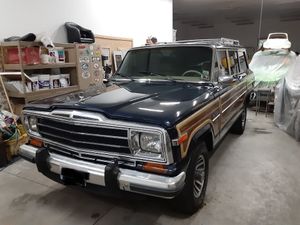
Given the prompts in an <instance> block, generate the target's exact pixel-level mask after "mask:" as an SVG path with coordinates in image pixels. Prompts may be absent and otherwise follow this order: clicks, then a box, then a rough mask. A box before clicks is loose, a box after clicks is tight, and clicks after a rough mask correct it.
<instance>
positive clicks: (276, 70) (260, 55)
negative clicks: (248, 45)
mask: <svg viewBox="0 0 300 225" xmlns="http://www.w3.org/2000/svg"><path fill="white" fill-rule="evenodd" d="M295 60H296V54H295V53H294V52H292V51H289V50H285V49H268V50H261V51H258V52H256V53H255V54H254V56H253V58H252V61H251V63H250V64H249V67H250V69H251V70H252V71H253V73H254V75H255V84H256V87H258V88H274V87H275V86H276V85H277V84H278V82H279V81H280V80H281V79H282V78H283V77H284V76H286V75H287V73H288V71H289V69H290V68H291V66H292V65H293V64H294V63H295Z"/></svg>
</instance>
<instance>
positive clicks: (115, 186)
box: [104, 160, 120, 191]
mask: <svg viewBox="0 0 300 225" xmlns="http://www.w3.org/2000/svg"><path fill="white" fill-rule="evenodd" d="M119 173H120V169H119V167H118V161H117V160H116V161H115V162H114V163H110V164H108V165H107V166H105V174H104V180H105V187H106V188H107V189H109V190H110V191H116V190H119V181H118V175H119Z"/></svg>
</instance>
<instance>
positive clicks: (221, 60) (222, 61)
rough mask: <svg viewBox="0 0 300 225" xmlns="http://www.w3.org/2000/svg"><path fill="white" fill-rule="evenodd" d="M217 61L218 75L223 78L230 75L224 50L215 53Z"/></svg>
mask: <svg viewBox="0 0 300 225" xmlns="http://www.w3.org/2000/svg"><path fill="white" fill-rule="evenodd" d="M217 59H218V65H219V71H220V74H221V75H223V76H228V75H230V73H229V67H228V60H227V55H226V51H225V50H220V51H217Z"/></svg>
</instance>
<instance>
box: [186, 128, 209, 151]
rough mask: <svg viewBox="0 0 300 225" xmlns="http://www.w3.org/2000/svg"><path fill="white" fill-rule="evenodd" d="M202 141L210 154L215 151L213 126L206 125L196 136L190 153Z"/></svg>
mask: <svg viewBox="0 0 300 225" xmlns="http://www.w3.org/2000/svg"><path fill="white" fill-rule="evenodd" d="M201 141H204V142H205V144H206V146H207V149H208V151H209V152H210V151H212V150H213V143H214V132H213V128H212V126H211V124H206V125H205V126H204V127H202V128H201V129H199V130H198V131H197V132H196V133H195V134H194V136H193V137H192V141H191V145H190V149H189V152H191V151H190V150H193V149H194V148H195V147H196V146H197V145H198V144H199V142H201Z"/></svg>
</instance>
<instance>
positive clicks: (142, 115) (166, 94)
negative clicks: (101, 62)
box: [25, 81, 214, 128]
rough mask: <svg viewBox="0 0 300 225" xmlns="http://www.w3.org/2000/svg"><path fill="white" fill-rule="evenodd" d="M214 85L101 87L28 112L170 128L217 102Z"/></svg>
mask: <svg viewBox="0 0 300 225" xmlns="http://www.w3.org/2000/svg"><path fill="white" fill-rule="evenodd" d="M212 89H213V87H212V85H211V84H207V83H206V84H199V83H197V84H192V83H182V82H171V81H160V82H153V81H151V82H148V81H147V82H138V81H132V82H129V83H125V84H119V85H116V84H113V85H110V86H108V87H105V86H104V85H102V86H97V87H93V88H90V89H88V90H87V91H85V92H77V93H72V94H68V95H64V96H59V97H54V98H49V99H45V100H41V101H36V102H34V103H31V104H28V105H26V106H25V109H33V110H43V111H51V110H54V109H76V110H87V111H93V112H99V113H102V114H103V115H105V116H106V117H108V118H110V119H117V120H124V121H133V122H139V123H150V124H155V125H159V126H162V127H164V128H169V127H171V126H173V125H175V124H176V123H177V122H178V121H179V120H181V119H182V118H185V117H186V116H187V115H188V114H191V113H193V112H194V111H196V110H198V109H199V108H201V107H202V106H203V105H204V104H205V103H206V102H208V101H210V100H212V99H213V98H214V96H213V93H212Z"/></svg>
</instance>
